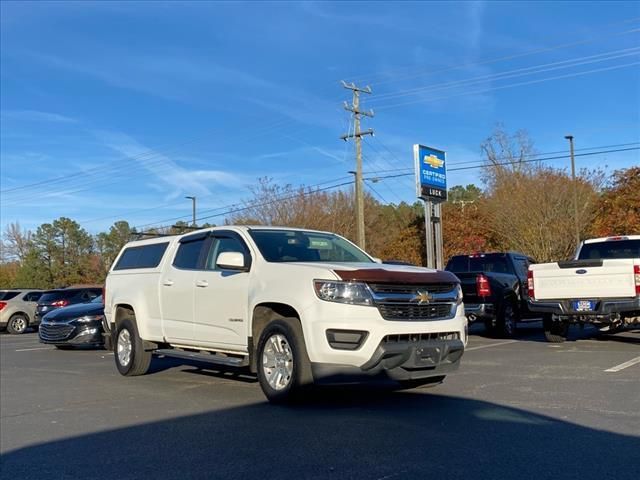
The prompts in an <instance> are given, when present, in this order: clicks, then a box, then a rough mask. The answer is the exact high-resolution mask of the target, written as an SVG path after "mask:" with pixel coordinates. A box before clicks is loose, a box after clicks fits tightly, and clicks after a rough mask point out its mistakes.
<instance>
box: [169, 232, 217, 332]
mask: <svg viewBox="0 0 640 480" xmlns="http://www.w3.org/2000/svg"><path fill="white" fill-rule="evenodd" d="M208 243H209V239H208V232H201V233H196V234H193V235H188V236H186V237H182V239H181V240H180V243H179V245H178V248H177V250H176V254H175V256H174V258H173V261H172V262H171V265H167V267H166V268H165V269H164V271H163V273H162V276H161V278H160V287H159V288H160V305H161V308H162V331H163V335H164V337H165V339H166V340H167V341H168V342H173V343H184V344H192V343H193V339H194V336H193V301H194V290H195V287H194V278H195V274H196V272H197V269H198V268H201V265H202V262H203V261H204V259H203V255H204V252H205V251H206V247H205V246H206V245H208Z"/></svg>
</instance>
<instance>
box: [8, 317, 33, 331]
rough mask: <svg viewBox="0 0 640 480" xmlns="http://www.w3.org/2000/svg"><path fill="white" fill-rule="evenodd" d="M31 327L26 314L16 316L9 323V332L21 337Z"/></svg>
mask: <svg viewBox="0 0 640 480" xmlns="http://www.w3.org/2000/svg"><path fill="white" fill-rule="evenodd" d="M28 326H29V317H27V316H26V315H25V314H24V313H16V314H14V315H13V316H12V317H11V318H10V319H9V322H8V323H7V332H9V333H11V334H12V335H21V334H23V333H24V332H25V330H26V329H27V327H28Z"/></svg>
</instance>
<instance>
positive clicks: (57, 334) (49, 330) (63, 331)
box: [40, 324, 75, 342]
mask: <svg viewBox="0 0 640 480" xmlns="http://www.w3.org/2000/svg"><path fill="white" fill-rule="evenodd" d="M74 328H75V327H74V326H73V325H51V324H43V325H40V338H42V340H44V341H46V342H58V341H61V340H66V339H68V338H69V337H70V336H71V334H72V333H73V330H74Z"/></svg>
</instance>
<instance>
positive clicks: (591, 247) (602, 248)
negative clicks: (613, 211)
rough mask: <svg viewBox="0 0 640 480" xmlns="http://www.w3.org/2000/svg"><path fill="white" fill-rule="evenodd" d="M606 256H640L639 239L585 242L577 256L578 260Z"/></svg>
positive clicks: (596, 258) (603, 257) (605, 257)
mask: <svg viewBox="0 0 640 480" xmlns="http://www.w3.org/2000/svg"><path fill="white" fill-rule="evenodd" d="M607 258H640V240H611V241H608V242H598V243H585V244H584V245H583V246H582V248H581V249H580V254H579V256H578V260H599V259H607Z"/></svg>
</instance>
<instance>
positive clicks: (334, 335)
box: [327, 330, 369, 350]
mask: <svg viewBox="0 0 640 480" xmlns="http://www.w3.org/2000/svg"><path fill="white" fill-rule="evenodd" d="M368 335H369V332H366V331H362V330H327V341H328V342H329V345H330V346H331V348H335V349H336V350H357V349H358V348H360V347H361V346H362V344H363V343H364V341H365V339H366V338H367V336H368Z"/></svg>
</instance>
